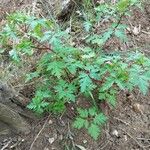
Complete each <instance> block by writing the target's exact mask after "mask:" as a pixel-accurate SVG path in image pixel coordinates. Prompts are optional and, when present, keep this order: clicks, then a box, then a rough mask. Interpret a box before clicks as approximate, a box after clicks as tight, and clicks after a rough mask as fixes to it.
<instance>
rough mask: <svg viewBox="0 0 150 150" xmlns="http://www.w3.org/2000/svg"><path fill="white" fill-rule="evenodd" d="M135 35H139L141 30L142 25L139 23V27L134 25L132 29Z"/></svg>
mask: <svg viewBox="0 0 150 150" xmlns="http://www.w3.org/2000/svg"><path fill="white" fill-rule="evenodd" d="M132 32H133V34H134V35H138V34H139V33H140V32H141V26H140V25H139V27H136V26H135V27H134V28H133V30H132Z"/></svg>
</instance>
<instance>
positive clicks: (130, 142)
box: [0, 0, 150, 150]
mask: <svg viewBox="0 0 150 150" xmlns="http://www.w3.org/2000/svg"><path fill="white" fill-rule="evenodd" d="M14 2H15V1H14ZM30 2H31V1H30ZM2 4H3V5H2ZM8 4H9V5H8ZM18 4H20V5H18ZM27 4H28V5H27ZM2 6H3V7H2ZM12 6H13V7H12ZM28 7H30V5H29V3H28V1H26V2H25V1H22V2H21V1H20V3H19V2H17V3H12V2H10V1H9V0H8V3H7V0H1V4H0V10H1V12H2V13H3V14H5V13H6V12H9V11H11V10H12V11H13V10H14V9H20V8H28ZM10 8H11V10H10ZM3 18H4V16H2V15H1V18H0V19H3ZM128 21H129V22H128V24H129V25H130V28H131V31H132V30H133V29H134V28H135V27H138V26H139V25H140V26H141V30H140V32H139V33H138V35H135V34H133V33H131V34H129V35H128V36H129V37H130V38H131V41H129V42H128V43H127V45H124V47H126V48H128V47H130V48H137V47H138V48H141V49H142V51H143V52H145V53H146V54H147V55H149V56H150V47H149V44H150V27H149V25H150V7H149V5H145V9H144V11H141V10H138V9H135V10H134V15H133V16H132V17H131V18H129V19H128ZM108 45H109V46H116V43H115V41H109V44H108ZM124 47H123V48H124ZM28 88H29V87H27V89H28ZM27 89H24V90H22V94H24V96H26V97H30V96H29V94H31V95H32V93H31V91H32V90H31V91H30V90H28V93H26V92H25V91H27ZM149 97H150V93H149V94H148V95H147V96H142V95H141V94H140V93H139V92H138V91H135V92H133V93H132V94H127V93H125V92H122V91H121V92H120V93H119V96H118V105H117V108H115V109H114V110H109V109H108V110H107V112H105V113H106V114H108V116H110V118H109V121H108V123H107V125H106V126H105V127H104V129H103V131H102V133H101V137H100V138H99V139H98V141H93V139H92V138H91V137H90V136H89V135H87V132H86V131H85V130H82V131H77V130H75V129H73V128H72V127H71V123H72V120H73V118H74V117H75V111H74V106H71V105H68V106H67V109H68V111H67V113H64V114H63V115H62V116H60V117H53V116H51V115H49V116H48V115H47V116H45V117H44V118H42V119H37V120H34V121H33V120H31V119H28V121H29V123H30V124H31V127H32V129H31V133H30V134H28V135H16V134H15V133H13V132H12V133H11V134H9V135H1V137H0V149H2V150H3V149H16V150H63V149H64V150H71V147H73V146H75V145H77V146H76V149H81V150H84V149H83V147H85V148H86V149H87V150H149V149H150V101H149ZM78 101H79V103H81V104H80V105H83V106H86V105H88V104H87V102H86V100H84V99H83V98H82V101H81V99H79V100H78ZM4 126H5V125H1V126H0V127H1V128H2V127H4ZM81 145H82V146H83V147H80V146H81ZM67 148H68V149H67Z"/></svg>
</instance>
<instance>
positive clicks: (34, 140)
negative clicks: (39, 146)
mask: <svg viewBox="0 0 150 150" xmlns="http://www.w3.org/2000/svg"><path fill="white" fill-rule="evenodd" d="M49 117H50V115H49V116H48V118H47V120H46V121H45V123H44V124H43V127H42V128H41V130H40V131H39V133H38V134H37V135H36V137H35V138H34V140H33V142H32V144H31V146H30V149H29V150H32V148H33V145H34V143H35V141H36V140H37V139H38V137H39V135H40V134H41V133H42V131H43V129H44V128H45V126H46V124H47V122H48V120H49Z"/></svg>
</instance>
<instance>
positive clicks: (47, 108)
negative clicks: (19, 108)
mask: <svg viewBox="0 0 150 150" xmlns="http://www.w3.org/2000/svg"><path fill="white" fill-rule="evenodd" d="M134 2H135V3H137V2H138V1H135V0H134ZM134 2H133V1H128V0H121V1H119V2H118V3H117V4H116V5H114V6H112V5H110V4H109V3H104V4H101V5H98V6H97V7H95V8H94V9H93V5H92V4H91V3H90V1H88V3H90V5H89V4H88V5H83V7H82V9H83V10H85V11H88V12H87V13H84V12H83V18H82V22H83V31H85V33H84V36H85V37H84V38H82V40H81V43H80V45H78V44H74V42H73V41H75V40H76V39H77V37H74V35H71V33H68V31H67V30H64V29H63V28H61V27H60V26H59V25H58V24H57V23H56V21H54V20H53V19H50V20H49V19H45V18H37V17H34V16H30V15H27V14H25V13H13V14H10V15H8V17H7V23H6V24H5V25H4V26H3V27H2V30H1V32H0V44H1V47H0V53H1V54H4V53H7V54H9V55H10V59H11V60H12V61H13V62H14V65H16V66H18V68H19V67H21V66H22V65H26V66H30V60H32V64H33V66H32V65H31V69H30V70H31V71H30V72H29V73H28V74H26V75H25V76H26V80H25V82H28V83H29V82H31V81H32V82H34V83H35V86H36V87H37V89H36V92H35V95H34V97H33V98H32V101H31V103H30V104H29V105H28V108H29V109H32V110H33V111H35V112H37V113H39V114H42V113H44V112H53V113H62V112H64V110H65V108H66V103H75V102H76V100H77V98H78V97H79V96H80V95H83V96H88V98H89V99H90V100H89V102H90V103H91V105H92V108H90V109H87V110H86V109H79V108H78V109H77V110H78V113H79V116H77V118H76V119H75V122H74V125H73V126H74V127H75V128H78V129H81V128H86V129H87V130H88V133H89V134H90V135H91V136H92V137H93V138H94V139H97V138H98V136H99V134H100V131H101V126H102V125H103V124H104V123H105V122H106V120H107V119H106V118H108V117H106V116H105V115H104V114H103V113H102V111H101V109H100V108H99V105H98V104H99V103H104V102H105V103H107V104H108V105H109V106H110V107H115V105H116V97H117V93H118V91H120V90H128V91H132V90H133V89H135V88H139V89H140V91H141V92H142V93H143V94H146V93H147V91H148V87H149V81H150V69H149V68H150V59H149V58H148V57H146V56H145V55H144V54H142V53H140V52H138V51H137V50H135V51H132V52H126V53H125V54H124V53H122V52H120V51H119V50H118V51H117V52H116V51H113V52H112V53H111V54H108V53H106V52H105V48H104V45H105V44H106V43H107V41H108V40H109V39H111V38H113V37H116V38H118V40H120V42H126V41H127V40H128V38H127V35H126V28H127V25H125V24H122V23H121V19H122V17H123V16H124V15H126V13H127V11H128V9H129V8H130V6H133V5H134V4H135V3H134ZM93 11H94V13H93ZM86 14H87V16H86ZM81 15H82V14H81ZM128 15H129V14H128ZM93 16H94V17H93ZM112 18H113V20H115V22H116V23H111V24H110V26H109V27H108V28H107V29H105V30H104V31H101V32H100V33H97V31H96V30H97V29H98V27H99V23H100V22H101V21H108V20H109V19H112ZM35 58H36V59H35ZM33 62H34V63H33ZM77 107H79V106H77Z"/></svg>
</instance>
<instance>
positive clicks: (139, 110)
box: [133, 103, 143, 114]
mask: <svg viewBox="0 0 150 150" xmlns="http://www.w3.org/2000/svg"><path fill="white" fill-rule="evenodd" d="M133 110H134V111H135V112H137V113H142V105H140V104H139V103H135V104H133ZM142 114H143V113H142Z"/></svg>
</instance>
